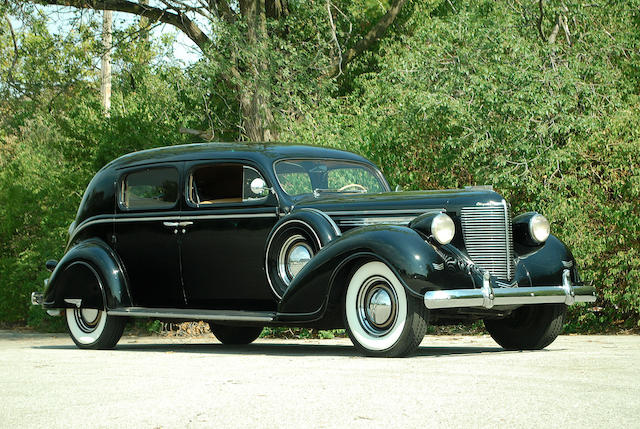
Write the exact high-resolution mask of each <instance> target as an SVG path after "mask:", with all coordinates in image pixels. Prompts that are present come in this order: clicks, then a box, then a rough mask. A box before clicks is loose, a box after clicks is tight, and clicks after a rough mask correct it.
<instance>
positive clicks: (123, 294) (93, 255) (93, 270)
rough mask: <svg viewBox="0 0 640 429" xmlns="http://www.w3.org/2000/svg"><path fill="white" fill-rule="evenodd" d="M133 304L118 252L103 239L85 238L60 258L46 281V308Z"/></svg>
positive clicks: (101, 307) (111, 306)
mask: <svg viewBox="0 0 640 429" xmlns="http://www.w3.org/2000/svg"><path fill="white" fill-rule="evenodd" d="M77 300H81V302H82V306H83V307H86V308H98V309H104V308H107V309H113V308H116V307H122V306H126V307H128V306H131V305H132V301H131V295H130V293H129V289H128V287H127V282H126V277H125V274H124V272H123V269H122V266H121V264H120V263H119V260H118V257H117V255H116V254H115V253H114V252H113V250H112V249H111V248H110V247H109V246H108V245H107V244H106V243H105V242H103V241H102V240H97V239H91V240H86V241H82V242H80V243H78V244H76V245H75V246H74V247H72V248H71V249H70V250H69V251H68V252H67V253H66V254H65V255H64V257H63V258H62V259H61V260H60V262H58V264H57V265H56V268H55V269H54V271H53V273H52V274H51V277H50V278H49V280H48V283H47V289H46V291H45V294H44V304H43V306H44V308H48V309H53V308H66V307H72V306H74V305H76V304H77V303H78V301H77Z"/></svg>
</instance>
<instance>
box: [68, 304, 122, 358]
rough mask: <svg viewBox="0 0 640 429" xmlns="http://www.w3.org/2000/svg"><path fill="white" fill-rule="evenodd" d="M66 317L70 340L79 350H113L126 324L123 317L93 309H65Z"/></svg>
mask: <svg viewBox="0 0 640 429" xmlns="http://www.w3.org/2000/svg"><path fill="white" fill-rule="evenodd" d="M66 316H67V327H68V328H69V334H70V335H71V339H72V340H73V342H74V343H76V346H78V348H81V349H102V350H104V349H112V348H114V347H115V346H116V344H117V343H118V341H119V340H120V337H122V332H123V331H124V327H125V325H126V324H127V319H126V318H124V317H116V316H109V315H107V312H106V311H104V310H97V309H94V308H67V310H66Z"/></svg>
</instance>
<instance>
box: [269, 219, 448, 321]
mask: <svg viewBox="0 0 640 429" xmlns="http://www.w3.org/2000/svg"><path fill="white" fill-rule="evenodd" d="M367 260H379V261H382V262H384V263H385V264H387V265H388V266H389V268H391V270H392V271H393V272H394V273H395V274H396V276H398V278H399V279H400V281H401V282H402V283H403V285H404V286H405V288H406V289H407V291H408V292H409V293H410V294H411V295H415V296H416V297H419V296H420V295H421V294H423V293H424V291H425V290H427V289H430V288H434V287H436V286H435V285H432V284H431V282H430V274H431V273H432V271H433V264H434V263H435V264H441V263H442V259H441V258H440V256H439V255H438V254H437V253H436V252H435V250H434V249H433V247H432V246H431V245H430V244H428V243H426V242H425V241H424V239H423V238H422V237H421V236H420V235H419V234H418V233H417V232H416V231H414V230H412V229H410V228H407V227H403V226H393V225H376V226H367V227H362V228H357V229H354V230H351V231H349V232H347V233H345V234H344V235H343V236H341V237H338V238H336V239H334V240H333V241H331V242H330V243H329V244H328V245H327V246H325V247H323V248H322V250H320V252H318V253H317V254H316V255H315V256H314V257H313V259H311V260H310V261H309V263H308V264H307V265H305V267H304V268H303V269H302V270H301V271H300V273H298V275H297V276H296V277H295V279H294V280H293V281H292V282H291V285H290V286H289V288H288V289H287V291H286V292H285V294H284V295H283V297H282V300H281V301H280V304H279V307H278V309H279V313H280V314H279V316H280V318H281V319H282V320H286V319H291V320H296V319H297V320H300V319H314V318H320V317H321V316H322V314H323V312H324V310H325V309H326V307H327V305H328V304H337V303H339V300H340V299H341V297H342V293H343V290H344V288H345V287H346V285H347V282H348V279H349V277H350V275H351V272H352V271H353V269H354V268H356V267H357V266H359V265H361V264H362V263H364V262H365V261H367Z"/></svg>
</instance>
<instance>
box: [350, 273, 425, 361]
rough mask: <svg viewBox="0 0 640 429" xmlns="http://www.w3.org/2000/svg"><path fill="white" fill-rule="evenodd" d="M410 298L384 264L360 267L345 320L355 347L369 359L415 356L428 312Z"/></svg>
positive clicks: (414, 299) (351, 288)
mask: <svg viewBox="0 0 640 429" xmlns="http://www.w3.org/2000/svg"><path fill="white" fill-rule="evenodd" d="M421 304H422V303H421V302H420V301H419V300H418V299H416V298H415V297H412V296H409V295H408V294H407V292H406V291H405V288H404V286H403V285H402V283H401V282H400V280H399V279H398V278H397V277H396V275H395V274H394V273H393V271H391V269H390V268H389V267H388V266H387V265H385V264H384V263H382V262H378V261H374V262H368V263H365V264H363V265H361V266H360V267H359V268H358V269H357V270H356V271H355V272H354V274H353V276H352V277H351V279H350V281H349V284H348V286H347V290H346V293H345V300H344V319H345V326H346V328H347V333H348V334H349V338H350V339H351V341H352V342H353V344H354V345H355V346H356V348H358V350H360V351H361V352H362V353H364V354H365V355H368V356H385V357H399V356H406V355H409V354H413V353H415V351H416V350H417V349H418V346H419V345H420V342H421V341H422V339H423V338H424V335H425V333H426V327H427V323H426V322H427V310H426V308H425V307H424V305H421Z"/></svg>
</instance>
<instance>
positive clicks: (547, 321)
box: [484, 304, 567, 350]
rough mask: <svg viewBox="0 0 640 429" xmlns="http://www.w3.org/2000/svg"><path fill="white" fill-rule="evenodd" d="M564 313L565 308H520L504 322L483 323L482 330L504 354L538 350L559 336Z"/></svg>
mask: <svg viewBox="0 0 640 429" xmlns="http://www.w3.org/2000/svg"><path fill="white" fill-rule="evenodd" d="M566 312H567V306H566V305H564V304H539V305H523V306H522V307H520V308H517V309H515V310H514V311H513V312H512V313H511V315H510V316H509V317H506V318H504V319H486V320H485V321H484V326H485V327H486V328H487V331H489V334H490V335H491V337H492V338H493V339H494V340H495V341H496V343H498V344H500V345H501V346H502V348H504V349H506V350H540V349H543V348H545V347H547V346H548V345H549V344H551V343H552V342H553V341H554V340H555V339H556V337H557V336H558V335H560V332H562V326H563V325H564V317H565V314H566Z"/></svg>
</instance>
